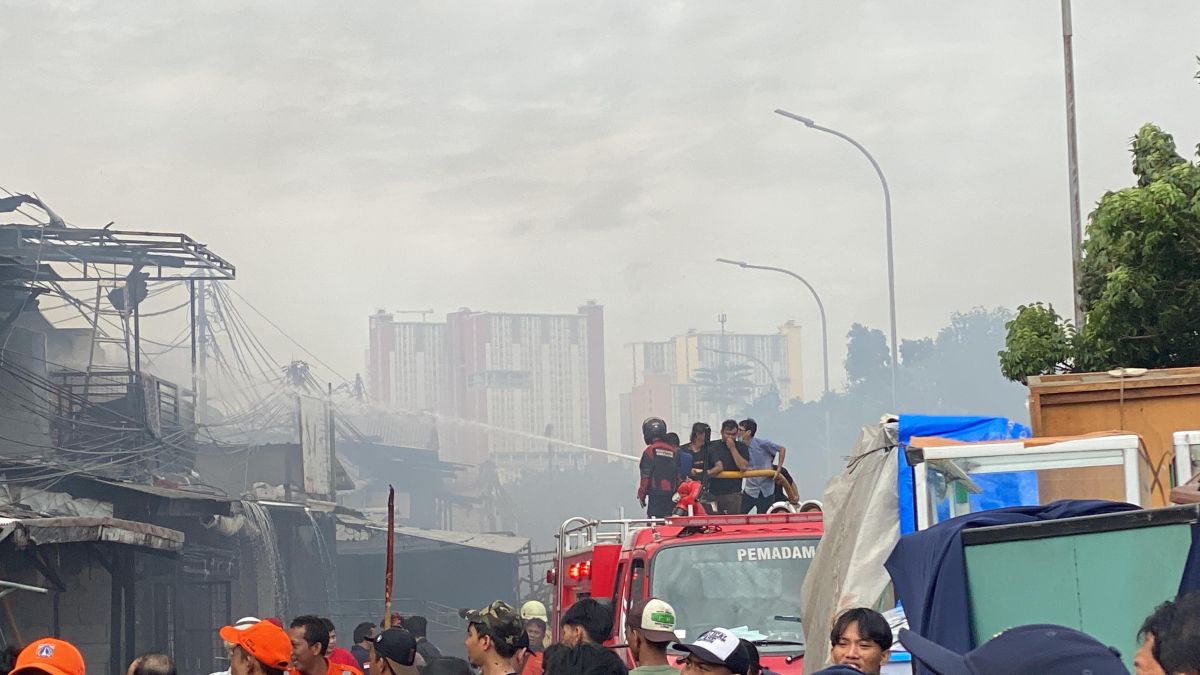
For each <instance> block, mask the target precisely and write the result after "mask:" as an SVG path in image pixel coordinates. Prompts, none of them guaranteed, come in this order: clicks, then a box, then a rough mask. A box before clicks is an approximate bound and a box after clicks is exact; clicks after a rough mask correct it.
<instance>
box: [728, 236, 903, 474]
mask: <svg viewBox="0 0 1200 675" xmlns="http://www.w3.org/2000/svg"><path fill="white" fill-rule="evenodd" d="M717 262H719V263H725V264H726V265H737V266H738V267H741V268H742V269H748V270H767V271H769V272H779V273H780V274H786V275H788V276H789V277H792V278H793V279H795V280H796V281H799V282H800V283H802V284H804V287H805V288H807V289H808V292H809V293H812V296H813V300H816V301H817V311H819V312H820V313H821V371H822V379H823V381H824V389H823V391H822V398H827V397H828V396H829V323H828V322H827V321H826V319H825V303H823V302H821V296H820V295H818V294H817V289H815V288H813V286H812V284H810V283H808V280H807V279H805V278H804V277H802V276H800V275H799V274H796V273H795V272H793V271H791V270H787V269H784V268H782V267H771V266H769V265H751V264H750V263H748V262H744V261H741V260H729V259H726V258H717ZM892 376H893V378H894V377H895V372H894V371H893V373H892ZM894 381H895V380H893V382H894ZM892 393H893V396H895V387H893V388H892ZM828 405H829V403H828V402H826V403H825V404H824V405H822V408H824V410H825V467H826V470H827V471H828V472H829V475H830V476H832V475H833V458H832V456H831V455H830V452H831V445H830V443H831V441H832V439H831V438H830V431H829V408H828Z"/></svg>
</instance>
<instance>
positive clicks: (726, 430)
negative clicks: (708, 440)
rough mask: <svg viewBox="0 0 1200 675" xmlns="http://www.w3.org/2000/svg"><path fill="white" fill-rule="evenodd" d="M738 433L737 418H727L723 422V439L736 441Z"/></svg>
mask: <svg viewBox="0 0 1200 675" xmlns="http://www.w3.org/2000/svg"><path fill="white" fill-rule="evenodd" d="M737 435H738V423H737V420H725V421H724V422H721V440H723V441H725V442H729V441H736V440H737Z"/></svg>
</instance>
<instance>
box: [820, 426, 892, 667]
mask: <svg viewBox="0 0 1200 675" xmlns="http://www.w3.org/2000/svg"><path fill="white" fill-rule="evenodd" d="M896 437H897V429H896V425H895V424H879V425H875V426H869V427H863V430H862V432H861V433H860V434H859V437H858V444H857V446H856V447H855V449H854V453H853V458H852V459H851V460H850V464H849V466H847V468H846V470H845V471H843V472H842V473H841V475H839V476H835V477H834V478H833V480H831V481H830V482H829V486H828V487H827V488H826V489H825V494H824V495H823V496H822V497H821V500H822V502H823V503H824V515H825V533H824V534H823V535H822V536H821V543H820V545H819V546H818V547H817V554H816V556H815V557H814V558H813V561H812V565H811V566H810V567H809V571H808V575H807V576H806V577H805V578H804V586H803V589H802V591H801V598H802V601H801V602H802V605H803V607H802V609H801V611H802V613H801V616H802V617H803V620H804V638H805V643H806V647H805V654H804V672H805V673H815V672H816V671H818V670H820V669H821V668H823V667H824V666H825V664H826V662H827V661H828V659H829V630H830V628H831V627H832V624H833V619H834V617H836V616H837V614H838V612H840V611H842V610H844V609H848V608H850V607H863V606H865V607H876V608H877V607H879V606H880V599H881V597H882V596H883V594H884V592H885V591H886V590H887V586H888V582H889V579H888V575H887V571H886V570H885V569H884V567H883V563H884V561H886V560H887V557H888V556H889V555H890V554H891V552H892V549H893V548H894V547H895V545H896V542H897V541H899V539H900V520H899V515H898V514H899V508H898V505H897V491H896V472H897V464H896V461H895V459H894V458H893V455H894V454H895V449H896ZM889 604H890V603H889Z"/></svg>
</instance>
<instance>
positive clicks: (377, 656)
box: [370, 628, 417, 675]
mask: <svg viewBox="0 0 1200 675" xmlns="http://www.w3.org/2000/svg"><path fill="white" fill-rule="evenodd" d="M416 661H417V638H416V636H414V635H413V634H412V633H410V632H408V631H406V630H404V629H403V628H389V629H387V630H385V631H383V632H382V633H380V634H379V635H376V636H375V639H374V640H372V641H371V654H370V672H371V673H372V675H417V667H416V665H415V664H416Z"/></svg>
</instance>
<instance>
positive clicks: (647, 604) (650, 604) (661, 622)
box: [625, 598, 676, 664]
mask: <svg viewBox="0 0 1200 675" xmlns="http://www.w3.org/2000/svg"><path fill="white" fill-rule="evenodd" d="M625 636H626V642H627V643H628V644H629V652H630V654H632V655H633V660H634V662H635V663H639V664H640V663H642V662H643V661H645V660H646V659H647V657H656V656H657V657H662V656H665V655H666V653H667V645H669V644H670V643H672V642H674V641H675V639H676V638H675V609H674V608H673V607H671V605H669V604H667V603H666V602H664V601H662V600H659V599H658V598H648V599H645V600H638V601H637V602H635V603H633V606H632V607H630V608H629V614H628V615H626V617H625ZM655 660H659V659H655Z"/></svg>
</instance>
